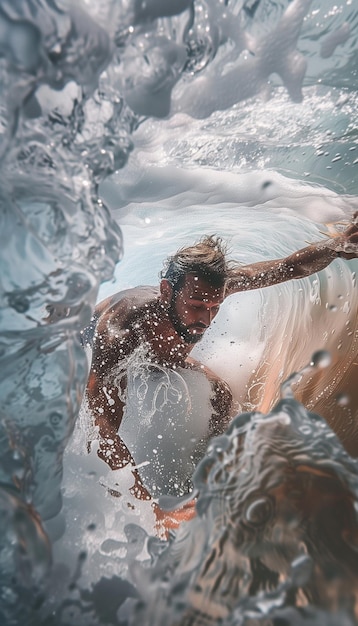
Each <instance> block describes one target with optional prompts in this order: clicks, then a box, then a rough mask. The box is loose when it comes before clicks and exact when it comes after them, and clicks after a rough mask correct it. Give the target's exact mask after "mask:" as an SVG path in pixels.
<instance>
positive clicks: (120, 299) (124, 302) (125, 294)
mask: <svg viewBox="0 0 358 626" xmlns="http://www.w3.org/2000/svg"><path fill="white" fill-rule="evenodd" d="M158 295H159V287H153V286H150V285H140V286H138V287H133V288H131V289H125V290H123V291H119V292H118V293H115V294H113V295H112V296H110V297H109V298H106V300H103V301H102V302H100V303H99V304H98V305H97V306H96V310H95V315H96V317H97V319H99V318H103V316H105V317H107V316H109V317H112V316H120V317H123V316H126V315H128V314H129V313H130V312H135V311H138V310H140V309H142V308H144V307H145V306H146V305H149V304H151V303H152V302H155V301H156V299H157V298H158Z"/></svg>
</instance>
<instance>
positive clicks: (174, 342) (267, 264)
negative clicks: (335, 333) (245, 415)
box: [83, 213, 358, 525]
mask: <svg viewBox="0 0 358 626" xmlns="http://www.w3.org/2000/svg"><path fill="white" fill-rule="evenodd" d="M357 217H358V213H357V214H355V216H354V220H353V222H352V224H351V225H350V226H349V227H348V228H347V229H346V230H345V231H344V232H343V233H342V234H341V235H339V236H337V237H336V238H334V239H330V240H325V241H322V242H319V243H318V244H313V245H310V246H307V247H306V248H303V249H301V250H299V251H298V252H295V253H294V254H292V255H290V256H288V257H286V258H284V259H278V260H273V261H263V262H260V263H254V264H251V265H246V266H240V265H238V264H234V263H233V262H230V261H228V260H227V258H226V255H225V248H224V246H223V244H222V241H221V240H220V238H215V237H212V236H211V237H204V238H203V239H202V240H201V241H200V242H198V243H196V244H194V245H193V246H191V247H188V248H183V249H181V250H179V251H178V252H177V253H176V254H174V255H173V256H172V257H170V258H169V259H168V262H167V266H166V269H165V270H164V271H163V272H162V279H161V281H160V285H159V286H158V287H149V286H146V287H136V288H134V289H129V290H126V291H123V292H120V293H118V294H115V295H114V296H112V297H110V298H107V299H106V300H104V301H103V302H101V303H100V304H99V305H98V307H97V308H96V310H95V314H94V317H93V323H92V324H91V326H90V327H89V328H88V329H86V330H85V331H84V332H83V340H84V343H87V344H90V345H91V346H92V365H91V371H90V374H89V378H88V384H87V399H88V403H89V407H90V410H91V412H92V414H93V416H94V419H95V424H96V426H98V430H99V450H98V455H99V457H100V458H102V459H103V460H104V461H105V462H106V463H107V464H108V465H109V467H110V468H111V469H113V470H115V469H119V468H123V467H125V466H126V465H131V466H133V468H134V467H135V459H134V458H133V456H132V455H131V452H130V450H128V448H127V447H126V445H125V444H124V442H123V441H122V439H121V436H120V433H121V428H120V426H121V421H122V417H123V412H124V409H125V392H126V381H125V377H124V378H122V382H121V383H120V386H121V389H118V387H117V388H116V384H115V382H114V378H115V376H114V372H115V371H116V368H118V364H119V363H121V362H122V361H123V360H124V359H126V358H128V356H129V355H131V354H132V353H133V351H134V350H136V349H137V348H138V347H139V346H145V348H146V350H147V352H148V358H149V359H151V362H153V363H154V364H157V365H159V366H161V367H166V368H169V369H171V370H175V369H176V368H178V367H181V368H189V369H195V370H196V369H200V371H203V372H204V373H205V375H206V376H207V378H208V380H209V381H210V383H211V385H212V389H213V396H212V400H211V404H212V415H211V418H210V422H209V432H208V438H209V437H210V436H213V435H218V434H220V433H222V432H224V431H225V429H226V427H227V425H228V422H229V420H230V408H231V400H232V398H231V392H230V389H229V387H228V385H227V384H226V383H225V382H224V381H223V380H221V379H220V378H219V377H218V376H217V375H215V374H214V372H212V371H210V370H209V369H208V368H206V367H204V366H203V365H201V364H200V363H199V362H198V361H196V360H194V359H193V358H191V357H190V352H191V350H192V348H193V346H194V345H195V344H196V343H197V342H198V341H200V339H201V338H202V336H203V335H204V333H205V331H206V329H207V328H208V327H209V326H210V324H211V322H212V321H213V319H214V318H215V316H216V315H217V313H218V311H219V308H220V305H221V303H222V302H223V300H224V299H225V298H226V297H227V296H229V295H231V294H233V293H236V292H240V291H246V290H249V289H257V288H261V287H266V286H269V285H275V284H278V283H281V282H284V281H287V280H290V279H297V278H303V277H305V276H309V275H310V274H313V273H315V272H318V271H320V270H322V269H324V268H325V267H326V266H327V265H329V263H331V262H332V261H333V260H334V259H336V258H337V257H343V258H345V259H352V258H356V257H357V256H358V254H357V252H355V251H354V252H352V250H353V249H355V246H356V245H357V244H358V226H357V224H356V222H357ZM352 244H353V248H352ZM349 246H351V247H349ZM111 374H112V377H111ZM132 473H133V477H134V484H133V487H132V493H133V494H134V495H135V496H136V497H137V498H139V499H151V498H152V495H151V494H150V493H149V491H148V489H147V488H146V487H145V485H144V484H143V482H142V481H141V478H140V475H139V473H138V471H137V470H136V469H133V470H132ZM156 512H157V515H158V517H159V518H160V516H161V515H163V514H162V513H161V512H160V509H159V508H158V507H156ZM189 515H191V512H190V513H189ZM185 517H186V512H185V510H184V512H183V511H182V512H181V513H179V516H178V520H181V519H185ZM169 525H170V524H169ZM174 525H175V523H174Z"/></svg>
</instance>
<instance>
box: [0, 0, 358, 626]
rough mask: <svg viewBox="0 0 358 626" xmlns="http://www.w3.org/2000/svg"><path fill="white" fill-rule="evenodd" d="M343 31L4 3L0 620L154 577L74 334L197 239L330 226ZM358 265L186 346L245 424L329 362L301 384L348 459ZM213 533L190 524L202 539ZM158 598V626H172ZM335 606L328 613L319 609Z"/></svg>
mask: <svg viewBox="0 0 358 626" xmlns="http://www.w3.org/2000/svg"><path fill="white" fill-rule="evenodd" d="M357 26H358V10H357V7H356V6H355V2H354V0H344V1H342V2H333V0H332V1H331V0H325V1H324V2H323V0H291V1H288V0H278V1H276V2H274V1H271V0H261V1H260V0H257V1H256V2H251V1H244V0H228V1H224V0H223V1H220V0H194V1H191V0H166V1H164V0H147V2H145V3H144V2H140V1H139V0H122V1H120V0H116V1H115V0H100V1H96V2H95V1H94V0H86V1H84V2H83V3H82V4H79V3H74V2H66V1H62V0H54V1H53V0H51V1H50V0H47V1H46V0H26V1H23V2H21V3H13V2H11V1H10V0H2V2H1V4H0V81H1V87H2V89H1V94H2V95H1V108H0V132H1V144H0V154H1V166H0V178H1V187H0V189H1V192H0V193H1V228H0V239H1V283H0V284H1V308H0V330H1V337H0V359H1V377H0V394H1V408H0V411H1V421H0V442H1V443H0V445H1V452H2V454H1V463H0V472H1V518H0V519H1V522H0V523H1V529H2V530H1V544H0V545H1V570H0V571H1V574H0V576H1V602H0V616H1V623H2V624H5V625H6V626H11V625H16V626H18V625H19V624H21V625H23V624H24V625H25V624H26V625H30V624H44V625H45V624H46V625H47V624H49V625H52V624H53V625H54V626H65V625H66V626H67V625H68V626H72V625H74V624H76V626H78V625H80V624H86V625H89V624H96V625H97V626H98V625H99V624H100V625H101V626H104V625H107V624H123V623H126V622H129V621H130V620H131V619H132V620H133V619H134V620H135V619H136V617H129V613H130V609H128V611H127V613H126V611H125V610H124V609H123V606H124V605H125V601H126V600H128V598H130V597H134V596H136V595H138V594H139V593H140V591H141V590H140V587H141V585H142V586H145V585H146V584H147V582H148V580H147V578H145V579H143V578H141V576H140V575H139V576H138V575H137V576H136V575H135V573H134V572H135V569H136V565H135V564H136V562H138V561H144V562H147V561H148V559H149V558H150V555H151V556H152V559H153V560H155V558H156V555H157V554H159V553H160V550H161V546H160V544H159V542H158V540H156V539H154V538H153V537H152V535H153V534H154V529H153V514H152V510H151V507H150V504H149V505H146V504H145V503H144V504H143V505H142V506H140V507H138V503H134V504H135V508H134V509H133V508H132V507H133V501H132V500H131V499H130V497H129V496H128V497H127V496H125V497H120V498H116V497H114V496H111V495H110V493H109V491H112V492H113V491H115V490H116V489H119V490H120V491H121V493H126V490H127V487H128V486H129V481H130V476H126V473H125V471H122V472H121V473H120V475H118V472H109V471H107V468H106V466H105V464H104V463H102V462H101V461H100V460H99V459H98V458H97V457H96V450H95V445H94V446H93V449H92V453H91V454H87V452H86V438H87V437H90V436H91V433H90V428H91V427H90V422H89V420H88V419H87V417H88V416H87V414H86V411H85V410H82V412H81V414H80V417H78V416H79V411H80V406H81V401H82V395H83V390H84V385H85V381H86V377H87V373H88V365H89V357H88V355H87V354H86V353H85V351H84V350H83V348H82V346H81V345H80V342H79V332H80V330H81V329H82V328H83V327H84V326H86V324H87V323H88V322H89V320H90V317H91V314H92V311H93V308H94V306H95V303H96V301H98V300H100V299H102V298H104V297H106V296H108V295H109V294H111V293H114V292H116V291H119V290H121V289H124V288H127V287H131V286H135V285H138V284H156V283H157V281H158V274H159V272H160V270H161V267H162V264H163V261H164V260H165V258H166V257H167V256H168V254H171V253H172V252H174V251H175V250H176V249H177V248H178V247H180V246H182V245H185V244H189V243H191V242H193V241H195V240H196V239H198V238H199V237H201V236H202V235H203V234H206V233H208V234H211V233H216V234H218V235H220V236H222V237H223V238H224V239H225V240H227V242H228V244H229V249H230V254H231V257H232V258H234V259H236V260H238V261H240V262H242V263H244V264H245V263H250V262H252V261H258V260H262V259H269V258H277V257H282V256H284V255H286V254H289V253H291V252H292V251H294V250H295V249H299V248H301V247H303V246H305V245H306V244H307V243H309V242H313V241H318V240H320V239H323V238H324V237H325V236H327V234H329V235H331V234H332V233H333V234H334V233H335V232H337V231H339V230H340V229H342V228H343V227H344V224H346V223H347V222H348V221H349V220H350V219H351V217H352V215H353V213H354V211H356V210H357V209H358V194H357V182H356V181H357V175H356V172H357V167H358V153H357V150H358V148H357V104H358V100H357V80H358V79H357V49H358V46H357V32H358V31H357ZM357 266H358V262H357V261H356V260H355V261H350V262H346V261H343V260H341V259H340V260H337V261H335V262H334V263H333V264H331V265H330V266H329V267H328V268H327V269H326V270H324V271H322V272H320V274H319V275H313V276H312V277H310V278H308V279H305V280H300V281H294V283H293V282H292V283H285V284H283V285H280V286H277V287H271V288H267V289H265V290H258V291H253V292H251V293H250V292H248V293H244V294H238V295H235V296H231V297H230V298H229V299H228V300H227V301H226V302H225V304H224V306H223V307H222V309H221V311H220V314H219V315H218V317H217V318H216V320H215V323H214V324H213V327H212V328H211V329H210V331H208V333H207V334H206V335H205V338H204V339H203V341H202V342H201V343H200V344H199V345H198V346H196V347H195V350H194V352H193V354H194V355H195V356H196V357H197V358H199V359H200V360H202V361H203V362H204V363H205V364H207V365H208V366H209V367H210V368H211V369H213V370H214V371H216V372H217V373H218V374H220V375H221V376H222V377H223V378H224V379H225V380H227V381H228V383H229V384H230V386H231V388H232V390H233V395H234V400H235V406H236V410H237V412H238V413H240V412H241V411H244V412H249V413H250V414H251V413H252V412H255V411H260V412H262V414H266V413H268V412H269V411H271V410H272V409H273V407H274V406H275V404H276V403H277V401H278V398H279V395H280V385H281V384H282V383H283V382H284V381H285V380H286V379H287V378H288V377H289V376H290V375H291V374H292V373H293V372H294V371H297V370H302V368H305V366H306V365H307V363H309V362H310V360H311V359H312V354H313V353H315V352H317V351H322V350H323V351H326V352H328V353H329V354H330V363H329V365H328V367H316V368H313V369H312V368H306V369H304V371H303V374H302V377H301V378H300V380H299V381H296V382H294V384H293V389H294V394H295V398H296V399H297V400H298V401H300V402H302V403H303V405H304V406H305V407H306V408H307V409H308V410H309V411H311V412H312V411H313V412H315V413H319V414H320V415H321V416H323V417H324V418H325V420H326V421H327V423H328V425H329V427H330V428H331V429H332V432H335V433H336V434H337V435H338V437H339V439H340V441H341V443H342V444H343V446H344V447H345V449H346V450H347V451H348V452H349V453H350V454H352V455H353V456H357V455H358V428H357V419H358V391H357V390H358V387H357V384H356V381H357V372H356V370H357V338H358V336H357V333H358V330H357V299H358V293H357V287H356V282H355V281H356V278H355V272H356V270H357ZM185 382H186V381H184V383H185ZM179 383H180V385H183V383H182V381H179ZM168 389H169V391H170V392H171V393H172V395H171V396H170V397H171V398H174V399H175V397H176V396H175V393H179V392H178V390H177V389H176V388H175V384H174V382H173V380H170V381H169V383H168ZM173 389H174V391H173ZM180 389H181V391H180V390H179V391H180V393H181V392H182V387H180ZM183 389H184V392H185V390H186V387H185V385H184V387H183ZM184 392H183V393H184ZM173 394H174V395H173ZM184 395H185V393H184ZM196 403H197V404H196V405H195V406H199V405H201V407H202V409H201V412H200V410H199V409H198V411H197V413H198V415H199V414H200V413H202V415H201V416H200V419H201V418H202V419H203V420H205V419H206V418H207V412H206V405H205V398H203V397H202V396H201V395H199V396H198V397H196ZM294 406H295V407H296V405H294ZM295 410H296V409H295ZM297 411H298V413H297V414H300V411H299V410H298V409H297ZM294 414H295V415H296V413H294ZM153 415H154V413H153ZM153 415H152V414H149V418H148V419H153ZM291 417H292V416H291ZM295 419H296V418H295ZM127 424H128V428H129V430H130V421H129V420H128V422H127ZM329 432H331V431H329ZM327 436H328V438H329V434H328V435H327ZM303 443H307V440H306V439H304V438H303ZM340 446H341V444H340V443H339V441H338V440H336V439H334V445H333V446H331V447H330V455H331V456H332V458H333V459H336V464H337V466H340V465H342V463H343V461H342V458H343V457H344V452H343V451H342V449H341V447H340ZM307 455H308V457H310V453H309V446H308V451H307ZM313 457H314V455H313V456H312V458H311V462H312V463H313V462H314V461H313V460H312V459H313ZM268 459H269V457H268ZM163 463H164V466H165V464H166V463H167V459H165V458H164V461H163ZM267 463H269V460H267ZM343 465H344V463H343ZM164 466H163V467H164ZM193 469H194V468H193ZM164 471H165V470H164V469H163V472H164ZM355 471H356V469H355V465H354V464H353V465H352V466H350V469H349V472H350V475H351V473H353V475H354V473H355ZM338 474H339V475H343V476H345V473H344V470H342V472H341V473H340V472H338ZM345 480H346V479H345ZM349 485H350V486H349V488H350V489H351V493H352V494H353V495H352V498H353V500H354V501H355V498H356V495H355V490H354V487H353V486H352V485H354V479H352V478H350V479H349ZM244 493H245V492H244ZM240 497H241V496H240ZM200 519H201V520H202V518H200ZM210 520H211V521H210ZM217 520H218V517H217V514H216V513H215V512H214V513H212V514H211V515H210V516H207V519H206V518H205V517H204V521H201V522H200V523H202V524H203V525H204V526H203V528H204V527H205V533H207V536H208V537H211V534H210V528H209V524H210V523H211V524H212V525H213V526H214V527H215V524H216V523H218V522H217ZM220 523H221V522H220ZM192 532H193V536H194V537H197V533H198V531H197V530H195V528H194V529H193V531H192ZM199 534H200V533H199ZM189 537H190V532H189ZM300 540H302V541H303V542H304V541H305V538H304V537H303V538H301V539H300ZM180 541H182V539H180ZM190 541H192V540H190V539H185V540H184V545H191V544H190ZM208 541H209V540H208ZM199 547H200V545H199ZM198 549H199V548H198ZM200 558H203V559H204V558H205V550H204V548H203V547H202V554H201V556H200V555H199V556H198V561H197V562H198V563H199V562H201V561H200ZM159 559H160V557H159ZM313 559H314V557H313ZM133 563H134V565H133ZM337 567H338V570H339V567H340V565H339V564H338V565H337ZM338 570H337V571H338ZM159 571H162V570H161V568H160V566H159ZM280 573H281V574H282V571H281V570H280ZM155 576H156V574H155V575H154V578H153V580H156V579H155ZM149 580H151V578H150V577H149ZM175 580H176V579H175V578H174V579H173V589H174V586H175ZM137 581H139V582H137ZM143 581H144V582H143ZM190 584H191V582H190V580H186V582H185V585H186V587H187V588H190ZM158 585H159V583H158ZM154 586H155V585H154ZM158 588H160V585H159V587H158ZM353 589H355V587H354V585H353ZM266 591H267V590H265V589H264V592H266ZM158 593H159V592H158ZM282 593H283V591H282V589H280V590H279V592H278V596H279V597H281V596H282ZM352 593H353V592H352ZM242 594H243V595H242V596H240V601H241V599H242V598H244V599H245V597H246V596H247V590H246V591H245V589H243V591H242ZM245 594H246V596H245ZM280 594H281V595H280ZM251 595H252V594H251ZM338 595H339V594H338ZM174 596H175V594H174ZM181 601H183V596H182V595H181V594H179V596H178V602H181ZM275 601H276V600H275ZM345 601H346V600H345ZM144 602H147V604H144V606H148V600H145V601H144ZM185 602H186V600H185ZM127 605H128V606H129V605H130V603H128V602H127ZM338 605H339V602H338ZM121 606H122V609H121V608H120V607H121ZM158 606H159V609H158V611H159V612H160V606H161V605H160V603H158ZM191 606H193V605H191ZM252 606H253V605H252ZM252 606H251V605H250V606H249V605H247V606H246V605H245V603H241V605H240V606H237V607H234V608H233V607H232V606H231V607H230V611H231V613H229V614H227V613H225V619H226V620H227V623H229V621H228V620H232V621H231V622H230V623H235V624H241V623H249V622H248V621H247V622H245V620H248V619H251V618H249V617H247V614H246V613H245V611H246V610H247V611H248V612H250V611H252V610H253V609H252ZM270 606H271V605H270ZM169 607H170V608H169V609H167V608H165V607H163V611H162V614H161V615H159V614H156V617H155V618H154V617H153V620H156V621H152V625H153V626H156V624H157V623H158V624H159V623H166V624H168V623H169V622H168V619H169V618H168V613H167V610H169V612H170V613H171V614H172V615H173V619H174V618H175V615H176V610H177V609H176V608H175V607H176V604H175V603H174V604H170V603H169ZM245 607H246V608H245ZM250 607H251V608H250ZM340 608H342V607H340ZM346 608H347V607H346V606H344V607H343V609H344V610H345V609H346ZM343 609H342V610H343ZM195 610H196V609H195ZM313 610H314V609H313ZM318 611H321V612H323V613H318ZM268 612H269V608H268V609H267V615H266V617H267V619H268V620H269V619H271V622H268V623H274V622H272V619H274V618H272V617H270V616H269V613H268ZM333 613H334V611H333ZM333 613H332V607H331V605H329V603H328V602H327V604H326V605H325V603H324V601H322V604H321V605H320V606H319V608H317V613H314V615H313V617H312V616H311V618H310V619H312V620H316V621H312V623H317V624H319V623H322V622H320V621H319V620H320V619H325V620H326V622H325V623H330V622H329V620H330V619H332V620H334V619H336V618H335V617H334V616H333V617H331V614H333ZM149 614H150V613H149V609H148V615H149ZM134 615H136V613H134ZM137 615H138V614H137ZM158 615H159V616H158ZM178 615H179V613H178ZM322 615H324V618H322ZM347 615H348V617H347V619H350V617H349V616H350V613H349V611H348V613H347ZM266 617H265V610H264V609H263V610H262V619H266ZM138 619H142V618H139V617H138ZM178 619H179V618H178ZM193 619H194V618H193ZM195 619H196V620H197V621H194V622H190V623H193V624H195V626H196V625H197V624H199V623H201V622H200V621H199V619H200V618H199V617H198V615H196V616H195ZM212 619H213V620H216V622H217V620H218V619H219V617H218V616H216V617H215V615H213V618H212ZM252 619H254V618H252ZM255 619H261V617H260V618H259V617H257V616H256V617H255ZM285 619H287V620H288V623H290V624H296V623H301V622H299V621H297V620H298V619H301V618H298V617H297V615H293V614H291V616H289V617H288V618H285ZM302 619H303V618H302ZM343 619H346V617H343V616H342V615H341V614H340V615H339V617H337V620H341V621H338V622H337V623H340V624H341V623H344V622H343V621H342V620H343ZM160 620H164V621H163V622H160ZM165 620H167V621H165ZM240 620H241V621H240ZM305 620H306V622H307V623H309V622H308V621H307V620H308V618H307V619H306V618H305ZM216 622H215V621H214V623H216ZM137 623H144V622H143V620H142V622H139V621H138V620H137ZM178 623H179V622H178ZM180 623H181V622H180ZM183 623H184V622H183ZM185 623H187V622H185ZM188 623H189V622H188ZM203 623H205V622H203ZM303 623H305V622H303ZM332 623H334V622H332ZM347 623H348V622H347Z"/></svg>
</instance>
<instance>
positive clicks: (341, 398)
mask: <svg viewBox="0 0 358 626" xmlns="http://www.w3.org/2000/svg"><path fill="white" fill-rule="evenodd" d="M336 402H337V404H338V406H348V404H349V403H350V397H349V395H348V394H347V393H339V394H338V395H337V396H336Z"/></svg>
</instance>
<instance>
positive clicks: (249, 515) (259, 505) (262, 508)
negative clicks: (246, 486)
mask: <svg viewBox="0 0 358 626" xmlns="http://www.w3.org/2000/svg"><path fill="white" fill-rule="evenodd" d="M272 508H273V507H272V502H271V500H270V499H269V498H258V499H257V500H255V502H252V503H251V504H250V505H249V506H248V508H247V510H246V515H245V517H246V520H247V521H248V522H249V523H250V524H252V525H253V526H261V525H263V524H265V523H266V522H267V521H268V520H269V519H270V517H271V515H272Z"/></svg>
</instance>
